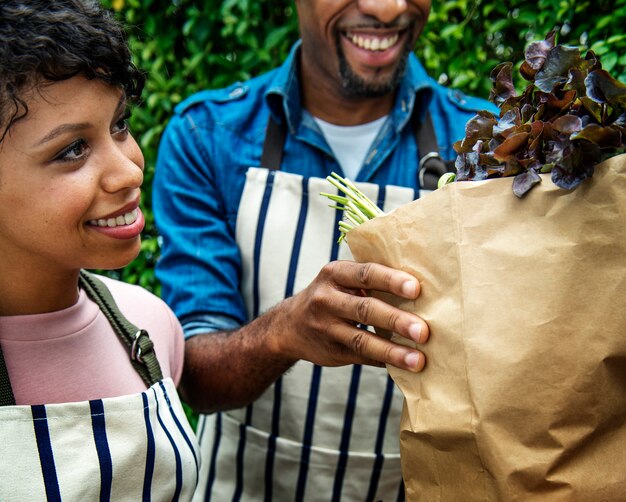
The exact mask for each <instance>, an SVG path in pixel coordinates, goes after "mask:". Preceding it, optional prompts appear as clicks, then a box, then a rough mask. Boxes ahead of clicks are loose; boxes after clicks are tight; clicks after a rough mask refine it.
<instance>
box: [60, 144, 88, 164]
mask: <svg viewBox="0 0 626 502" xmlns="http://www.w3.org/2000/svg"><path fill="white" fill-rule="evenodd" d="M88 149H89V147H88V145H87V142H86V141H85V140H83V139H79V140H77V141H74V143H72V144H71V145H70V146H68V147H67V148H66V149H65V150H63V151H62V152H61V153H59V155H57V156H56V158H55V160H59V161H62V162H73V161H76V160H81V159H82V158H83V157H85V156H86V155H87V153H88Z"/></svg>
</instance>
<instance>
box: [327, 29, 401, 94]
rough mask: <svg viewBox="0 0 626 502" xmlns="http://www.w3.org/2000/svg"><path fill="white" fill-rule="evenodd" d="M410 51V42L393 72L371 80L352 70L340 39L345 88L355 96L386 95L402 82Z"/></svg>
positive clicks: (342, 81)
mask: <svg viewBox="0 0 626 502" xmlns="http://www.w3.org/2000/svg"><path fill="white" fill-rule="evenodd" d="M410 52H411V49H410V47H409V44H405V45H404V48H403V49H402V54H401V55H400V60H399V61H398V65H397V66H396V69H395V70H394V72H393V74H392V75H391V76H390V77H389V78H387V79H385V80H381V81H375V82H369V81H367V80H365V79H364V78H361V77H360V76H359V75H357V74H356V73H354V71H352V67H351V66H350V65H349V64H348V61H347V60H346V56H345V55H344V53H343V50H342V49H341V45H340V43H339V40H338V41H337V57H338V58H339V75H340V76H341V85H342V86H343V89H344V90H345V91H346V92H347V94H348V95H349V96H352V97H355V98H379V97H381V96H386V95H387V94H389V93H391V92H393V91H394V90H395V89H396V87H398V84H400V81H401V80H402V76H403V75H404V70H405V68H406V62H407V59H408V57H409V54H410Z"/></svg>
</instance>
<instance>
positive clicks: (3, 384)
mask: <svg viewBox="0 0 626 502" xmlns="http://www.w3.org/2000/svg"><path fill="white" fill-rule="evenodd" d="M14 404H15V397H14V396H13V388H12V387H11V381H10V380H9V372H8V371H7V365H6V363H5V362H4V356H3V355H2V347H0V406H13V405H14Z"/></svg>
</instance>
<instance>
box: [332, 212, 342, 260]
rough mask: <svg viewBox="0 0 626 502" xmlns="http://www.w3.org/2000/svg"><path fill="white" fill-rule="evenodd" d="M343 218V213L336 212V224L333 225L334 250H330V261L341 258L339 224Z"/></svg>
mask: <svg viewBox="0 0 626 502" xmlns="http://www.w3.org/2000/svg"><path fill="white" fill-rule="evenodd" d="M342 218H343V213H342V211H335V224H334V225H333V241H332V243H333V244H332V248H331V250H330V261H335V260H336V259H337V257H338V256H339V242H338V241H339V236H340V235H341V232H340V231H339V222H340V221H341V219H342Z"/></svg>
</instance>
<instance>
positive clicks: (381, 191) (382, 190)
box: [377, 185, 415, 208]
mask: <svg viewBox="0 0 626 502" xmlns="http://www.w3.org/2000/svg"><path fill="white" fill-rule="evenodd" d="M413 193H415V190H413ZM386 196H387V187H386V186H385V185H378V202H377V205H378V207H380V208H383V207H385V198H386Z"/></svg>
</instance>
